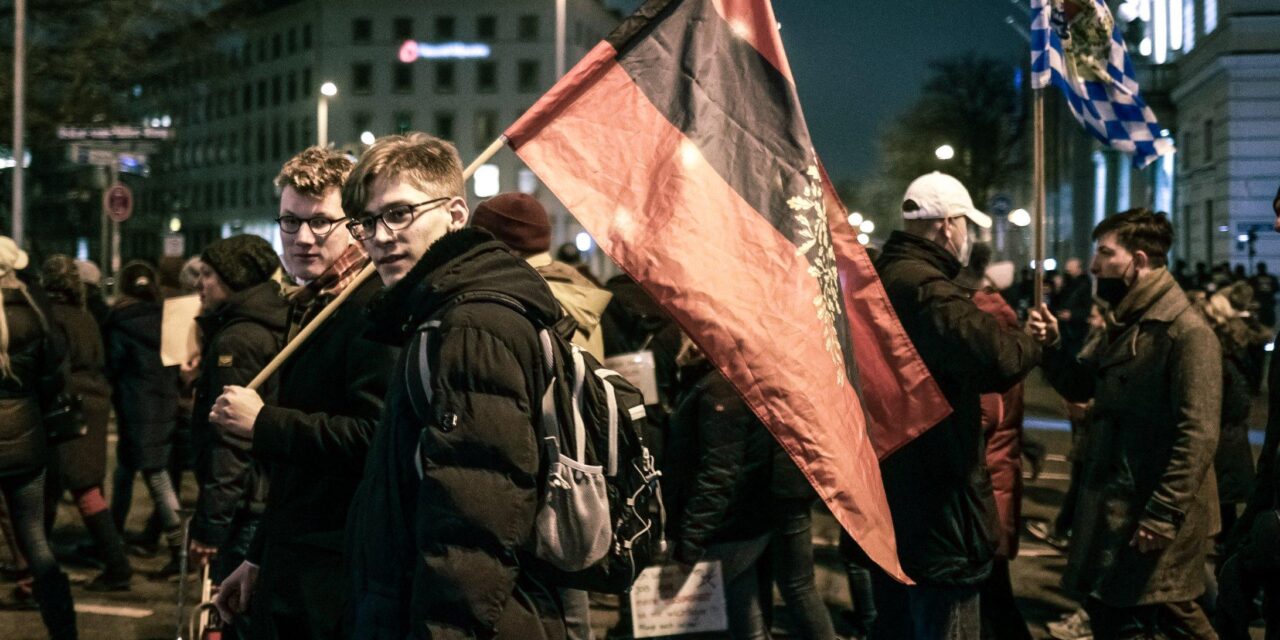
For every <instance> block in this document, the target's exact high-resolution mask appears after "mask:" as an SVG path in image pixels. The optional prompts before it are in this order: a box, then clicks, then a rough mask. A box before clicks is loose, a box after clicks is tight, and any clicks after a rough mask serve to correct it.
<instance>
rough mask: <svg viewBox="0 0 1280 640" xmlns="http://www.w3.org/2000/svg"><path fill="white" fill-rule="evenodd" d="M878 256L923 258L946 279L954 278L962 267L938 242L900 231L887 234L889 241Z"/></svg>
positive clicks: (886, 257) (885, 257) (884, 257)
mask: <svg viewBox="0 0 1280 640" xmlns="http://www.w3.org/2000/svg"><path fill="white" fill-rule="evenodd" d="M880 256H881V258H882V259H888V258H894V259H900V258H913V259H916V260H923V261H925V262H927V263H929V264H930V265H932V266H933V267H935V268H937V269H938V270H939V271H941V272H942V274H943V275H945V276H946V277H947V279H948V280H955V278H956V276H958V275H960V270H961V269H963V268H964V267H963V265H961V264H960V261H959V260H956V257H955V256H953V255H951V253H950V252H949V251H947V250H946V249H943V248H942V247H941V246H939V245H938V243H936V242H934V241H932V240H926V239H924V238H921V237H919V236H913V235H911V234H909V233H904V232H902V231H894V232H893V233H892V234H890V235H889V241H888V242H886V243H885V244H884V249H883V250H882V251H881V252H880Z"/></svg>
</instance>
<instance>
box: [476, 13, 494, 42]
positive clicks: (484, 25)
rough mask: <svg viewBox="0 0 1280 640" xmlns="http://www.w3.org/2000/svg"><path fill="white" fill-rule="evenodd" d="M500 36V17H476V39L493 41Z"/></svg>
mask: <svg viewBox="0 0 1280 640" xmlns="http://www.w3.org/2000/svg"><path fill="white" fill-rule="evenodd" d="M497 38H498V17H497V16H479V17H477V18H476V39H477V40H480V41H482V42H492V41H494V40H496V39H497Z"/></svg>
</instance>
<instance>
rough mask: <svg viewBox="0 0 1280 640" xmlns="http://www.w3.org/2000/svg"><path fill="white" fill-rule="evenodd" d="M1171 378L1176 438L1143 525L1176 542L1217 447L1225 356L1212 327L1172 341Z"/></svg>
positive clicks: (1198, 329) (1203, 328) (1189, 333)
mask: <svg viewBox="0 0 1280 640" xmlns="http://www.w3.org/2000/svg"><path fill="white" fill-rule="evenodd" d="M1169 376H1170V381H1171V393H1170V399H1171V401H1172V402H1173V407H1172V409H1173V415H1174V416H1175V418H1176V421H1177V422H1176V424H1175V425H1174V428H1175V429H1176V430H1177V436H1176V437H1175V439H1174V441H1173V451H1172V454H1171V455H1170V457H1169V463H1168V466H1167V467H1166V468H1165V472H1164V475H1163V476H1162V477H1161V478H1160V483H1159V484H1157V485H1156V488H1155V492H1154V493H1152V494H1151V498H1150V499H1149V500H1148V501H1147V505H1146V510H1145V513H1144V514H1143V517H1142V519H1141V520H1140V524H1141V525H1142V526H1144V527H1146V528H1148V529H1151V530H1152V531H1155V532H1157V533H1159V534H1161V535H1164V536H1165V537H1168V538H1172V537H1174V535H1175V534H1176V533H1177V531H1178V528H1179V527H1180V526H1181V524H1182V520H1183V518H1184V516H1185V515H1186V512H1187V510H1188V509H1189V508H1190V506H1191V504H1192V503H1193V502H1194V501H1195V499H1196V495H1197V494H1198V493H1199V491H1200V484H1201V483H1202V482H1204V479H1205V476H1206V475H1208V473H1209V468H1210V466H1211V465H1212V464H1213V454H1214V451H1215V450H1217V448H1218V426H1219V425H1218V421H1219V418H1220V417H1221V410H1222V351H1221V348H1220V347H1219V346H1218V338H1217V336H1215V335H1214V334H1213V331H1212V330H1211V329H1209V327H1207V326H1204V325H1201V326H1198V327H1193V328H1191V329H1190V330H1188V331H1186V332H1185V333H1182V334H1181V335H1177V336H1175V337H1174V341H1173V347H1172V351H1171V352H1170V354H1169Z"/></svg>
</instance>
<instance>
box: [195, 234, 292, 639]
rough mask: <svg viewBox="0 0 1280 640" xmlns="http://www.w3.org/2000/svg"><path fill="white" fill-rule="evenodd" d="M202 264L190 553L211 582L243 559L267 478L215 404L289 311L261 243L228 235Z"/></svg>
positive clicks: (255, 368) (269, 386)
mask: <svg viewBox="0 0 1280 640" xmlns="http://www.w3.org/2000/svg"><path fill="white" fill-rule="evenodd" d="M200 261H201V263H200V305H201V311H200V315H199V316H198V317H197V318H196V322H197V324H198V325H199V327H200V331H201V333H202V334H203V339H204V345H203V351H202V355H201V359H200V363H201V364H200V380H199V382H198V383H197V387H196V398H195V405H194V409H193V410H192V426H191V431H192V438H193V441H194V442H195V448H196V453H197V463H196V478H197V480H198V481H199V483H200V494H199V497H198V499H197V501H196V511H195V515H194V516H193V517H192V521H191V525H190V537H191V540H190V544H189V547H190V549H189V554H190V556H191V557H192V558H193V559H194V560H195V562H196V564H199V565H204V564H206V563H209V562H211V561H212V566H211V570H210V577H211V579H212V580H213V581H214V583H215V584H216V583H220V582H222V581H223V580H224V579H225V578H226V577H227V576H229V575H230V574H231V572H232V571H233V570H235V569H236V568H237V567H239V566H240V564H241V563H242V562H244V558H245V554H246V553H247V552H248V550H249V542H250V540H251V539H252V538H253V535H254V530H255V529H256V528H257V526H258V523H259V521H260V519H261V514H262V510H263V506H264V501H265V499H266V491H267V486H266V484H267V478H266V474H265V473H264V470H263V469H262V468H261V465H260V464H259V463H257V462H256V461H254V460H253V458H252V455H251V454H250V447H251V444H252V443H251V441H250V440H249V439H248V438H245V437H244V436H242V435H239V434H236V433H232V432H231V431H229V430H228V429H227V428H225V427H223V426H220V425H219V424H218V423H217V422H215V420H216V419H218V418H219V417H220V416H219V415H215V411H214V409H215V407H214V401H215V399H216V398H217V397H218V396H219V395H220V394H221V393H222V391H223V389H224V388H225V387H228V386H232V385H245V384H248V382H249V381H250V380H252V379H253V377H254V376H255V375H257V374H258V372H259V371H261V370H262V368H263V367H265V366H266V364H267V363H268V362H269V361H270V360H271V358H272V357H273V356H275V354H276V353H277V352H278V351H279V350H280V347H281V345H282V343H283V342H284V338H285V330H286V329H287V327H288V322H289V306H288V303H286V302H285V301H284V299H283V298H281V297H280V288H279V285H278V284H277V283H276V282H275V281H274V280H272V277H273V276H274V275H275V273H276V272H277V271H278V270H279V269H280V259H279V257H278V256H276V253H275V251H274V250H273V249H272V248H271V245H269V244H267V241H266V240H263V239H262V238H259V237H257V236H251V235H238V236H231V237H230V238H226V239H223V240H219V241H217V242H214V243H213V244H211V245H209V246H208V247H207V248H205V250H204V252H203V253H202V254H201V255H200ZM276 389H277V382H276V378H275V376H272V378H271V379H269V380H268V381H267V382H266V384H264V385H263V386H262V388H261V389H260V390H259V393H261V395H262V397H263V398H264V399H266V401H267V402H268V403H274V401H275V397H276ZM247 629H248V625H247V624H245V621H244V619H243V616H241V618H240V619H239V620H237V624H235V625H234V626H232V627H231V628H229V629H225V630H224V631H223V636H224V637H239V636H241V635H244V634H245V631H246V630H247Z"/></svg>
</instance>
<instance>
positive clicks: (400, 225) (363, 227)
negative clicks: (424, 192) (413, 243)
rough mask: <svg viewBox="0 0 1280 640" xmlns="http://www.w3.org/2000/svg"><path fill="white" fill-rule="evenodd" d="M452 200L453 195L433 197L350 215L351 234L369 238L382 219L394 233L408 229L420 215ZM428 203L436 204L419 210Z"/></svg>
mask: <svg viewBox="0 0 1280 640" xmlns="http://www.w3.org/2000/svg"><path fill="white" fill-rule="evenodd" d="M450 200H453V197H452V196H445V197H442V198H433V199H431V200H427V201H426V202H419V203H418V204H401V205H396V206H393V207H387V208H386V209H384V210H383V211H382V213H378V214H374V215H371V216H363V217H359V218H353V217H348V220H349V222H347V229H349V230H350V231H351V236H352V237H353V238H355V239H356V240H369V239H370V238H372V237H373V236H374V234H376V233H377V232H378V229H377V224H378V221H379V220H381V221H382V226H384V227H386V228H387V231H390V232H393V233H394V232H396V231H401V230H403V229H407V228H408V227H409V225H411V224H413V221H414V220H415V219H416V218H417V217H418V216H419V215H421V214H423V213H426V212H427V211H430V210H431V209H435V208H437V207H439V206H440V205H442V204H444V203H446V202H448V201H450ZM427 205H435V206H432V207H430V208H429V209H426V210H423V211H418V208H419V207H425V206H427Z"/></svg>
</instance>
